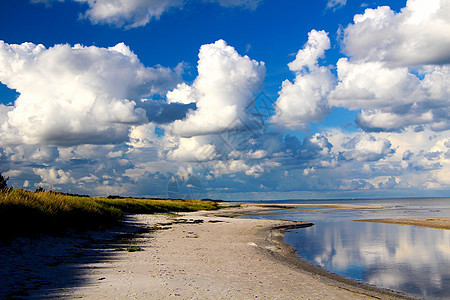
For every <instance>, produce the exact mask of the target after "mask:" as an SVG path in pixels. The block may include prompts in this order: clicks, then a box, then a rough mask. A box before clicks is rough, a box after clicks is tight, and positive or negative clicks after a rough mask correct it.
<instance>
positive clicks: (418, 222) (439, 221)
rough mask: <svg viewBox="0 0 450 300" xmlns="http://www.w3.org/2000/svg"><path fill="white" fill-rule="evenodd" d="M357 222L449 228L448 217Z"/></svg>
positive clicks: (449, 219) (364, 220)
mask: <svg viewBox="0 0 450 300" xmlns="http://www.w3.org/2000/svg"><path fill="white" fill-rule="evenodd" d="M355 221H357V222H372V223H387V224H399V225H411V226H420V227H428V228H437V229H446V230H450V218H404V219H363V220H355Z"/></svg>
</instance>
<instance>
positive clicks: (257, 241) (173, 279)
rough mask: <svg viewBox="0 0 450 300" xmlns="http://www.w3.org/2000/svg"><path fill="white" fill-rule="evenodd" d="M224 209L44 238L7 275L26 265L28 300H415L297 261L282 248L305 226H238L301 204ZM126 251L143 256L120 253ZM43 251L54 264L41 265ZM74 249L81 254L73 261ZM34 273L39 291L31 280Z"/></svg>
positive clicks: (132, 219)
mask: <svg viewBox="0 0 450 300" xmlns="http://www.w3.org/2000/svg"><path fill="white" fill-rule="evenodd" d="M224 204H225V205H230V207H229V208H223V209H220V210H217V211H197V212H191V213H186V214H183V215H139V214H130V215H128V217H127V220H126V221H125V222H124V223H123V225H122V228H123V229H122V231H120V230H116V233H119V234H116V235H115V237H112V234H113V232H112V231H110V230H109V231H108V230H107V231H105V232H95V233H89V234H86V235H87V236H86V237H84V238H82V243H81V242H80V243H79V244H76V238H75V237H64V238H54V237H48V238H46V237H44V238H42V239H41V240H40V241H33V246H32V247H31V242H32V241H31V240H30V248H29V249H28V248H27V247H28V246H26V245H27V243H28V242H27V241H26V240H23V241H22V242H21V244H20V245H21V246H20V247H21V248H20V251H21V252H26V251H28V252H29V253H28V254H27V256H26V257H16V258H15V259H16V262H15V264H16V265H14V264H11V263H10V265H9V266H8V267H9V268H10V269H11V270H23V269H24V267H25V266H24V265H23V264H24V263H23V261H27V264H30V265H27V266H26V269H27V270H26V274H25V275H24V276H25V278H23V280H25V281H24V282H27V284H28V288H26V289H25V290H23V291H22V292H23V293H24V294H22V295H26V296H27V297H28V296H29V297H30V298H70V299H72V298H87V299H123V298H133V299H143V298H144V299H173V298H174V297H175V299H256V298H258V299H303V298H304V299H414V298H411V297H409V296H406V295H404V294H402V293H399V292H395V291H390V290H387V289H383V288H378V287H375V286H372V285H368V284H365V283H361V282H358V281H356V280H352V279H349V278H346V277H344V276H341V275H337V274H334V273H331V272H329V271H326V270H324V269H322V268H320V267H318V266H315V265H313V264H311V263H309V262H307V261H306V260H304V259H302V258H301V257H300V256H298V255H297V254H296V253H295V251H294V249H293V248H292V247H291V246H289V245H288V244H286V243H285V242H284V232H286V231H287V230H289V229H292V228H296V227H305V226H311V223H304V222H294V221H283V220H266V219H249V218H239V217H237V216H240V215H243V214H246V213H249V212H257V211H265V210H274V209H277V208H278V209H287V208H293V207H297V205H279V206H277V207H275V206H274V205H259V204H257V205H253V204H242V205H241V207H232V206H233V203H224ZM328 206H329V205H328ZM343 206H345V207H346V209H349V207H348V205H343ZM343 206H339V207H334V208H335V209H344V208H343ZM353 208H355V207H353ZM358 208H361V207H358ZM125 228H128V229H127V230H128V231H124V229H125ZM133 228H134V229H133ZM126 246H136V247H138V248H141V249H142V250H143V251H140V252H132V253H131V252H126V251H118V250H119V248H120V249H122V250H123V249H124V248H126ZM48 247H52V252H53V254H51V255H52V257H57V258H58V260H57V262H56V263H55V262H52V261H51V260H50V261H46V260H45V257H46V256H47V257H48V256H49V254H48V249H49V248H48ZM74 247H75V248H77V249H80V250H79V251H78V250H77V251H76V253H75V254H77V255H78V256H74V253H73V249H74ZM58 249H59V250H58ZM83 249H87V252H86V251H85V250H83ZM8 251H9V252H10V253H15V252H17V249H14V247H12V248H11V249H8ZM80 255H81V256H80ZM33 264H35V265H33ZM5 272H6V270H5ZM5 274H6V273H5ZM30 274H31V275H33V276H32V277H31V278H33V279H34V280H37V281H36V284H34V283H33V282H31V283H30V280H29V279H27V277H26V276H30ZM15 276H19V275H18V274H17V273H15ZM17 278H18V277H17ZM16 282H17V279H16Z"/></svg>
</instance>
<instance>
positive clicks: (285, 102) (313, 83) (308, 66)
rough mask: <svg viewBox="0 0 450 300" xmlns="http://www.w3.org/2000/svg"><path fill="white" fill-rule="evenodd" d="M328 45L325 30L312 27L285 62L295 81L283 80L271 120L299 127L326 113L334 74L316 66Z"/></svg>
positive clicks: (288, 126) (320, 118) (322, 116)
mask: <svg viewBox="0 0 450 300" xmlns="http://www.w3.org/2000/svg"><path fill="white" fill-rule="evenodd" d="M329 48H330V40H329V38H328V34H327V33H326V32H325V31H316V30H312V31H311V32H310V33H309V34H308V42H307V43H306V44H305V46H304V47H303V49H301V50H299V51H298V53H297V56H296V58H295V60H294V61H293V62H291V63H289V65H288V66H289V69H290V70H291V71H293V72H295V73H296V77H295V79H294V82H291V81H289V80H285V81H284V82H283V84H282V88H281V91H280V92H279V93H278V94H279V97H278V99H277V101H276V103H275V108H276V114H275V115H274V116H273V117H272V118H271V121H272V122H274V123H277V124H279V125H281V126H284V127H287V128H291V129H302V128H304V127H306V126H307V125H308V123H310V122H317V121H321V120H322V119H323V118H324V116H325V115H326V114H327V113H328V112H329V106H328V94H329V93H330V91H331V90H332V88H333V86H334V76H333V75H332V74H331V72H330V70H329V69H328V68H326V67H320V66H319V65H318V60H319V58H322V57H323V56H324V53H325V51H326V50H327V49H329Z"/></svg>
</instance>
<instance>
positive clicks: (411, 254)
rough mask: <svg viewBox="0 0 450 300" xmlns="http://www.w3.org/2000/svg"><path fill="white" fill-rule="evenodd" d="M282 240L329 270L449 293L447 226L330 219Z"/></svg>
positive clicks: (422, 291) (418, 292)
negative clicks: (434, 227) (432, 227)
mask: <svg viewBox="0 0 450 300" xmlns="http://www.w3.org/2000/svg"><path fill="white" fill-rule="evenodd" d="M285 239H286V242H288V243H289V244H291V245H293V246H294V248H296V249H297V250H298V254H299V255H300V256H302V257H304V258H305V259H307V260H309V261H311V262H314V263H315V264H318V265H320V266H322V267H323V268H325V269H327V270H330V271H332V272H334V273H338V274H341V275H344V276H347V277H350V278H354V279H358V280H362V281H365V282H368V283H370V284H373V285H376V286H380V287H385V288H389V289H393V290H398V291H403V292H406V293H408V294H411V295H415V296H419V297H425V298H427V299H431V298H449V297H450V289H448V287H449V286H450V231H449V230H439V229H430V228H422V227H414V226H405V225H391V224H381V223H359V222H352V221H349V220H342V221H340V222H335V220H334V221H328V222H327V221H324V222H318V223H317V224H316V225H315V226H313V227H310V228H303V229H298V230H294V231H291V232H288V233H287V234H286V236H285Z"/></svg>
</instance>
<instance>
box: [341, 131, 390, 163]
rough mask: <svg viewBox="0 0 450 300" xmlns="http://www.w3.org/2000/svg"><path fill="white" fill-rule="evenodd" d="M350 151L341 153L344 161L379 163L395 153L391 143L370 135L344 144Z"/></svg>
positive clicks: (360, 136)
mask: <svg viewBox="0 0 450 300" xmlns="http://www.w3.org/2000/svg"><path fill="white" fill-rule="evenodd" d="M343 146H344V148H346V149H348V150H347V151H344V152H342V153H341V155H342V156H343V158H344V159H347V160H350V159H354V160H357V161H360V162H363V161H377V160H380V159H383V158H385V157H386V156H388V155H390V154H392V153H394V152H395V150H393V149H392V148H391V142H390V141H389V140H387V139H384V138H378V139H376V138H375V137H374V136H372V135H370V134H367V133H366V134H360V135H357V136H356V137H354V138H352V139H351V140H350V141H348V142H346V143H345V144H343Z"/></svg>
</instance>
